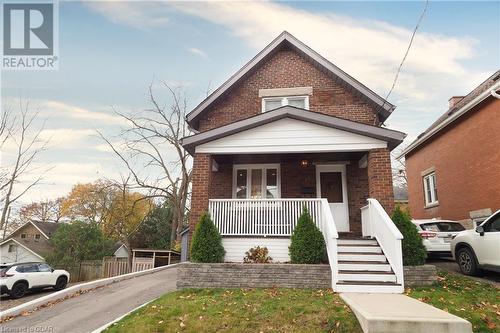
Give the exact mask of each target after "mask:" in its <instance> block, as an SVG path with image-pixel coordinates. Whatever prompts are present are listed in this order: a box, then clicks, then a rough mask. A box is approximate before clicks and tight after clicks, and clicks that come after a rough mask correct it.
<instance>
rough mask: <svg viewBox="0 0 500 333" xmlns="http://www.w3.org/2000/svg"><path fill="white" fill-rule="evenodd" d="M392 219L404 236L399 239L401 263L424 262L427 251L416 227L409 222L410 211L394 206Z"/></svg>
mask: <svg viewBox="0 0 500 333" xmlns="http://www.w3.org/2000/svg"><path fill="white" fill-rule="evenodd" d="M392 220H393V221H394V224H396V226H397V227H398V229H399V231H401V233H402V234H403V237H404V239H403V240H402V241H401V247H402V249H403V265H404V266H419V265H423V264H425V258H427V251H426V250H425V246H424V244H422V237H420V235H419V234H418V231H417V228H416V227H415V225H414V224H413V223H412V222H411V217H410V213H409V212H408V211H407V210H402V209H401V207H399V206H396V208H395V209H394V212H393V213H392Z"/></svg>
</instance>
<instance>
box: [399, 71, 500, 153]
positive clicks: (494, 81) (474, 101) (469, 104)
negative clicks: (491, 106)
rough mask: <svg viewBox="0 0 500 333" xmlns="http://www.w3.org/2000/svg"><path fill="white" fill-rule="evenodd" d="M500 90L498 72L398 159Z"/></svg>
mask: <svg viewBox="0 0 500 333" xmlns="http://www.w3.org/2000/svg"><path fill="white" fill-rule="evenodd" d="M498 89H500V70H497V71H496V72H495V73H494V74H493V75H491V76H490V77H489V78H487V79H486V80H485V81H484V82H483V83H481V84H480V85H479V86H477V87H476V88H474V89H473V90H472V91H471V92H470V93H468V94H467V95H466V96H464V97H463V98H462V99H461V100H460V101H458V102H457V103H456V104H455V105H453V106H452V107H451V108H449V109H448V110H447V111H446V112H445V113H444V114H443V115H441V117H439V118H438V119H437V120H436V121H435V122H434V123H432V124H431V126H429V127H428V128H427V129H426V130H425V131H424V132H422V133H421V134H420V135H419V136H418V137H417V139H416V140H415V141H413V142H412V143H411V144H410V145H409V146H408V147H406V149H404V150H403V151H402V152H401V154H400V156H398V158H401V157H403V156H405V155H407V154H408V153H410V152H411V151H413V150H415V149H416V148H417V147H419V146H420V145H422V144H423V143H424V142H425V141H427V140H428V139H430V138H431V137H432V136H434V135H435V134H437V133H439V132H440V131H441V130H442V129H443V128H445V127H446V126H448V125H449V124H451V123H452V122H453V121H454V120H456V119H457V118H459V117H460V116H462V115H463V114H465V113H467V112H468V111H470V110H472V109H473V108H474V107H475V106H476V105H478V104H479V103H481V102H482V101H484V100H485V99H487V98H489V97H493V96H492V91H496V90H498Z"/></svg>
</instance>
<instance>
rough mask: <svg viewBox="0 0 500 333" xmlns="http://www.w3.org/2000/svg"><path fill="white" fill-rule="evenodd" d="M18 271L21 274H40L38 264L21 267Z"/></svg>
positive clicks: (18, 267)
mask: <svg viewBox="0 0 500 333" xmlns="http://www.w3.org/2000/svg"><path fill="white" fill-rule="evenodd" d="M16 271H17V272H19V273H36V272H38V264H25V265H19V266H17V268H16Z"/></svg>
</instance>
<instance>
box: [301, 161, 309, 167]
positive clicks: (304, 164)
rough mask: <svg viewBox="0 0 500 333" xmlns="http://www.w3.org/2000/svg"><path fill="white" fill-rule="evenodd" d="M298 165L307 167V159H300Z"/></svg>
mask: <svg viewBox="0 0 500 333" xmlns="http://www.w3.org/2000/svg"><path fill="white" fill-rule="evenodd" d="M300 166H301V167H303V168H307V167H308V166H309V161H308V160H302V161H300Z"/></svg>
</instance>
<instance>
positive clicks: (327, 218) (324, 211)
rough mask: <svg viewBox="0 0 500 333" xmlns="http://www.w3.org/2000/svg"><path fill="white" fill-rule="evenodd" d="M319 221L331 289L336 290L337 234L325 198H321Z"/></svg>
mask: <svg viewBox="0 0 500 333" xmlns="http://www.w3.org/2000/svg"><path fill="white" fill-rule="evenodd" d="M321 217H322V219H321V223H322V228H321V229H322V232H323V237H324V238H325V244H326V252H327V253H328V263H329V264H330V269H331V271H332V289H333V290H334V291H337V290H336V286H337V282H338V275H339V268H338V253H337V239H338V238H339V234H338V232H337V227H336V226H335V221H334V220H333V215H332V211H331V209H330V205H329V204H328V201H327V200H326V199H321Z"/></svg>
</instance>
